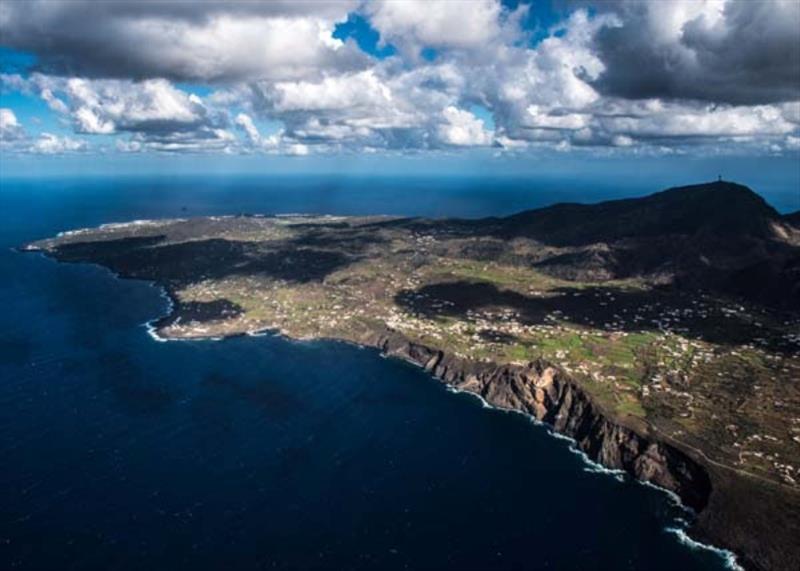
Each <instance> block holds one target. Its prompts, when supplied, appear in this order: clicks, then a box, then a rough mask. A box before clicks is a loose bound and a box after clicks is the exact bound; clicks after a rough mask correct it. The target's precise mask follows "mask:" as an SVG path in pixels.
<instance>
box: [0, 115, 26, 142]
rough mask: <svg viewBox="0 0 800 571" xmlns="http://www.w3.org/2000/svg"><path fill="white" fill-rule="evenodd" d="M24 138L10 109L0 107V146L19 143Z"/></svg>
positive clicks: (20, 126)
mask: <svg viewBox="0 0 800 571" xmlns="http://www.w3.org/2000/svg"><path fill="white" fill-rule="evenodd" d="M24 137H25V130H24V129H23V128H22V125H20V123H19V121H18V120H17V116H16V115H15V114H14V112H13V111H12V110H11V109H8V108H6V107H0V144H2V143H11V142H13V141H19V140H20V139H23V138H24Z"/></svg>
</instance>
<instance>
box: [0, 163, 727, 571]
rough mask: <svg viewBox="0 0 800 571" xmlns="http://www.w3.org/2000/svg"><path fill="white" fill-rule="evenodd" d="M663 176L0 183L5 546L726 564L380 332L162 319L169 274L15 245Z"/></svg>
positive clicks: (278, 564)
mask: <svg viewBox="0 0 800 571" xmlns="http://www.w3.org/2000/svg"><path fill="white" fill-rule="evenodd" d="M653 190H657V189H650V188H635V187H624V186H623V187H619V188H594V189H586V188H581V187H580V186H579V185H578V186H570V185H560V186H559V185H553V184H551V183H548V182H547V181H545V182H541V183H539V184H535V183H533V182H531V181H513V180H508V181H499V182H498V181H479V180H472V181H465V180H459V179H438V180H433V179H432V180H421V179H407V180H404V179H397V178H395V179H388V178H387V179H367V178H360V179H338V178H328V177H307V178H297V177H296V178H280V177H274V178H238V179H230V178H228V179H224V178H210V179H208V178H206V179H204V178H179V179H165V178H163V177H162V178H159V179H157V180H152V179H147V178H127V179H113V178H104V179H83V180H79V179H63V180H58V179H45V180H31V179H27V180H21V179H20V180H8V179H6V180H2V181H0V277H1V278H2V279H0V307H1V308H2V311H0V459H1V463H0V568H2V569H26V570H31V569H42V570H58V571H61V570H68V569H80V570H115V569H126V570H128V569H129V570H144V569H153V570H162V569H163V570H175V569H192V570H205V569H209V570H211V569H213V570H219V569H335V570H344V569H374V570H381V571H384V570H391V569H449V570H469V569H475V570H500V569H514V570H522V569H574V570H592V569H603V570H606V569H608V570H618V569H620V570H622V569H640V570H648V571H652V570H669V571H672V570H676V569H681V570H695V569H696V570H701V569H702V570H714V569H723V568H724V567H725V561H724V557H723V556H722V555H721V554H719V553H715V552H713V551H709V550H705V549H700V548H697V547H696V546H695V547H692V546H690V545H687V544H686V543H685V542H681V541H680V540H679V537H678V535H676V534H675V533H673V532H670V531H667V530H668V528H676V527H677V528H679V527H681V526H682V523H681V521H682V519H684V518H686V517H687V515H686V513H685V512H684V511H683V510H682V509H681V508H680V507H678V506H676V505H674V503H673V502H672V501H671V500H670V498H669V497H668V496H667V495H666V494H664V493H662V492H660V491H657V490H654V489H652V488H649V487H646V486H643V485H641V484H638V483H635V482H631V481H629V480H624V479H623V481H620V479H619V478H617V477H614V476H613V475H609V474H605V473H602V472H601V471H598V470H596V469H593V468H592V467H591V466H589V465H588V464H587V463H586V462H585V461H584V460H583V459H582V458H581V457H580V455H578V454H576V453H575V452H574V451H572V450H571V447H570V443H569V442H568V441H566V440H564V439H560V438H555V437H554V436H552V435H551V434H550V433H549V432H548V430H547V429H546V428H545V427H542V426H537V425H534V424H533V423H531V422H530V421H528V420H527V419H526V418H524V417H523V416H521V415H518V414H513V413H504V412H500V411H495V410H490V409H487V408H484V407H483V406H482V405H481V403H480V402H479V401H478V400H476V399H475V398H473V397H470V396H468V395H462V394H453V393H450V392H448V391H447V390H446V389H445V387H444V386H443V385H441V384H440V383H438V382H436V381H434V380H432V379H431V378H429V377H428V376H427V375H426V374H425V373H424V372H422V371H421V370H418V369H415V368H413V367H411V366H409V365H407V364H404V363H402V362H398V361H394V360H389V359H384V358H381V357H380V356H379V355H378V354H377V353H376V352H375V351H372V350H366V349H358V348H356V347H353V346H348V345H345V344H341V343H336V342H293V341H289V340H286V339H283V338H279V337H272V336H266V337H242V338H235V339H227V340H224V341H198V342H166V343H159V342H156V341H154V340H153V339H152V338H151V337H150V336H149V335H148V333H147V330H146V328H145V327H144V325H143V324H144V323H145V322H146V321H148V320H150V319H153V318H154V317H157V316H159V315H160V314H162V313H163V312H164V311H165V310H166V301H165V300H164V298H163V297H162V296H161V295H160V292H159V290H158V289H157V288H155V287H153V286H151V285H149V284H148V283H144V282H135V281H124V280H119V279H116V278H114V277H113V276H112V275H111V274H110V273H109V272H107V271H106V270H104V269H102V268H99V267H95V266H91V265H69V264H58V263H56V262H54V261H52V260H48V259H46V258H44V257H43V256H41V255H39V254H29V253H28V254H23V253H18V252H16V251H14V250H13V247H14V246H17V245H19V244H20V243H22V242H25V241H28V240H32V239H36V238H42V237H46V236H51V235H54V234H55V233H57V232H59V231H62V230H68V229H72V228H77V227H84V226H92V225H97V224H101V223H106V222H114V221H125V220H131V219H142V218H157V217H174V216H188V215H205V214H230V213H238V212H262V213H287V212H315V213H336V214H365V213H385V214H409V215H430V216H480V215H497V214H505V213H509V212H513V211H516V210H520V209H523V208H531V207H535V206H542V205H545V204H549V203H552V202H556V201H560V200H578V199H583V200H587V199H588V200H602V199H607V198H611V197H619V196H632V195H637V194H644V193H647V192H650V191H653Z"/></svg>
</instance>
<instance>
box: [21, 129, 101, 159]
mask: <svg viewBox="0 0 800 571" xmlns="http://www.w3.org/2000/svg"><path fill="white" fill-rule="evenodd" d="M88 148H89V146H88V144H87V143H86V141H79V140H77V139H73V138H71V137H61V136H58V135H54V134H52V133H42V134H41V135H39V137H38V138H37V139H36V140H35V141H33V143H32V146H31V149H30V150H32V151H33V152H37V153H43V154H47V155H54V154H62V153H75V152H78V151H85V150H87V149H88Z"/></svg>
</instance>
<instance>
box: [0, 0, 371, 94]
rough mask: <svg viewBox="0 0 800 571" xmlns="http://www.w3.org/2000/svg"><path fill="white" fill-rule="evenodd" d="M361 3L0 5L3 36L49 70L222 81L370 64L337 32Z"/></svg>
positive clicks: (154, 0) (144, 0)
mask: <svg viewBox="0 0 800 571" xmlns="http://www.w3.org/2000/svg"><path fill="white" fill-rule="evenodd" d="M356 6H357V4H356V2H354V1H347V0H344V1H325V0H320V1H318V2H317V1H315V2H289V1H268V2H267V1H251V2H221V1H213V0H210V1H204V2H183V1H162V0H116V1H114V2H104V3H102V6H100V5H98V4H97V2H94V1H93V0H29V1H26V2H4V3H3V4H2V6H1V7H0V8H1V9H0V37H2V38H3V44H4V45H8V46H11V47H14V48H18V49H22V50H27V51H31V52H33V53H35V54H37V55H38V56H39V58H40V64H39V65H40V67H41V68H42V71H45V72H47V73H51V74H60V75H82V76H89V77H125V78H127V77H132V78H150V77H164V78H170V79H179V80H207V81H220V80H229V79H236V78H239V79H241V78H244V77H253V76H259V77H271V78H292V77H302V76H306V75H309V74H313V73H316V72H318V71H320V70H329V69H341V70H343V69H352V68H356V67H359V66H363V65H364V62H365V61H366V59H367V58H366V57H365V56H364V54H362V53H360V52H359V51H358V49H357V47H356V46H354V45H353V44H352V42H350V43H344V42H341V41H339V40H336V39H334V38H333V37H332V36H331V33H332V31H333V27H334V25H335V23H336V22H338V21H342V20H344V19H346V17H347V14H348V12H350V11H351V10H352V9H354V8H355V7H356Z"/></svg>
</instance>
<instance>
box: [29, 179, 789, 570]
mask: <svg viewBox="0 0 800 571" xmlns="http://www.w3.org/2000/svg"><path fill="white" fill-rule="evenodd" d="M24 249H26V250H32V251H41V252H44V253H45V254H46V255H48V256H51V257H53V258H55V259H57V260H59V261H63V262H90V263H95V264H100V265H102V266H105V267H107V268H109V269H110V270H112V271H113V272H115V273H116V274H118V275H119V276H121V277H123V278H133V279H141V280H150V281H153V282H155V283H157V284H158V285H160V286H161V287H163V288H164V291H165V292H166V293H167V295H168V296H169V298H170V300H171V309H170V311H169V313H168V314H167V315H165V316H163V317H161V318H159V319H156V320H154V321H153V322H151V327H152V330H153V334H154V335H155V336H157V338H159V339H208V338H220V337H225V336H231V335H240V334H253V333H257V332H264V331H275V332H280V333H281V334H283V335H286V336H288V337H290V338H294V339H319V338H325V339H337V340H343V341H347V342H352V343H356V344H358V345H362V346H369V347H375V348H377V349H379V350H380V351H382V352H383V353H384V354H386V355H388V356H393V357H398V358H402V359H405V360H407V361H409V362H411V363H414V364H416V365H419V366H420V367H422V368H424V369H425V370H426V371H428V372H430V374H431V375H432V376H433V377H435V378H437V379H440V380H441V381H443V382H445V383H447V384H448V385H449V386H451V387H452V388H453V389H456V390H459V391H466V392H470V393H474V394H476V395H478V396H480V397H481V398H482V399H484V400H485V401H486V402H487V403H488V404H490V405H491V406H494V407H498V408H502V409H510V410H515V411H520V412H522V413H525V414H527V415H530V416H531V417H533V418H535V419H537V420H538V421H541V422H544V423H546V424H548V425H551V426H552V427H553V429H554V430H555V431H557V432H559V433H562V434H564V435H566V436H569V437H571V438H573V439H574V440H575V443H576V444H575V445H576V447H577V448H578V449H580V450H581V451H583V452H585V454H586V455H587V456H588V458H589V459H591V460H593V461H596V462H598V463H600V464H602V465H603V466H606V467H608V468H612V469H619V470H624V471H625V472H627V473H628V474H630V475H631V476H632V477H635V478H637V479H640V480H642V481H646V482H650V483H652V484H654V485H656V486H659V487H661V488H664V489H666V490H668V491H670V492H673V493H674V494H676V495H677V496H678V497H680V499H681V501H682V502H683V503H684V504H685V505H686V506H688V507H690V508H691V509H692V510H694V512H695V514H696V517H695V518H694V521H693V523H692V527H691V536H692V537H693V538H695V539H696V540H698V541H701V542H707V543H711V544H713V545H717V546H721V547H724V548H726V549H730V550H732V551H733V552H734V553H735V554H736V555H737V556H738V560H739V562H740V563H741V564H742V565H744V566H745V567H748V568H753V569H769V570H775V569H781V570H783V569H786V570H788V569H796V565H797V562H798V561H800V542H799V541H798V538H800V215H798V213H795V214H790V215H782V214H780V213H778V212H777V211H776V210H775V209H773V208H772V207H771V206H770V205H769V204H767V203H766V202H765V201H764V200H763V199H762V198H761V197H760V196H759V195H757V194H756V193H754V192H753V191H752V190H750V189H748V188H747V187H744V186H741V185H737V184H734V183H729V182H724V181H719V182H715V183H710V184H701V185H695V186H689V187H681V188H673V189H669V190H665V191H662V192H658V193H655V194H652V195H650V196H646V197H643V198H633V199H626V200H615V201H609V202H603V203H598V204H557V205H554V206H550V207H547V208H542V209H538V210H531V211H525V212H521V213H519V214H516V215H512V216H508V217H503V218H499V217H498V218H485V219H469V220H466V219H422V218H402V217H394V216H365V217H359V216H354V217H345V216H322V215H314V216H312V215H275V216H267V215H252V214H242V215H237V216H213V217H203V218H189V219H169V220H148V221H135V222H127V223H116V224H107V225H104V226H101V227H99V228H94V229H80V230H72V231H67V232H64V233H62V234H60V235H59V236H57V237H53V238H48V239H43V240H40V241H36V242H33V243H31V244H27V245H25V246H24ZM498 445H502V443H501V442H498ZM533 493H538V492H533Z"/></svg>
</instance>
